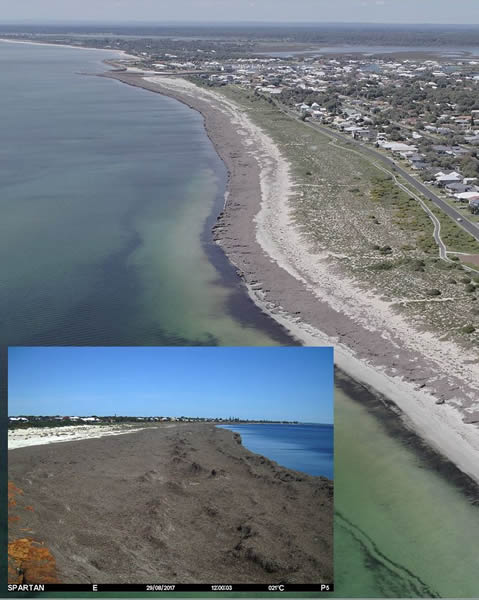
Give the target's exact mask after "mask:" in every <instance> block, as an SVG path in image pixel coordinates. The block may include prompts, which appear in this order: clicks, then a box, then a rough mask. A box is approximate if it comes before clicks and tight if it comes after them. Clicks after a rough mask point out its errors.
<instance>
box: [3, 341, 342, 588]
mask: <svg viewBox="0 0 479 600" xmlns="http://www.w3.org/2000/svg"><path fill="white" fill-rule="evenodd" d="M333 380H334V367H333V350H332V348H304V347H290V348H280V347H278V348H273V347H269V348H251V347H249V348H225V347H222V348H208V347H201V348H200V347H197V348H185V347H168V348H163V347H161V348H158V347H153V348H142V347H140V348H139V347H134V348H130V347H122V348H120V347H118V348H105V347H101V348H100V347H98V348H97V347H88V348H72V347H62V348H59V347H58V348H55V347H53V348H52V347H49V348H38V347H37V348H31V347H14V348H10V349H9V384H8V386H9V402H8V414H9V431H8V450H9V451H8V464H9V466H8V481H9V482H8V515H9V516H8V524H9V531H8V535H9V545H8V557H9V583H16V584H47V585H48V584H118V585H121V584H161V583H168V584H218V583H220V584H274V585H276V584H277V585H282V586H287V585H296V584H298V585H299V584H301V585H310V586H311V585H317V586H321V585H323V589H324V591H327V587H328V585H329V586H331V587H330V589H332V584H333V437H334V436H333ZM100 591H101V590H100Z"/></svg>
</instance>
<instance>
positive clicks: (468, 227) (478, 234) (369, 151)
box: [287, 110, 479, 241]
mask: <svg viewBox="0 0 479 600" xmlns="http://www.w3.org/2000/svg"><path fill="white" fill-rule="evenodd" d="M287 113H288V114H289V115H290V116H294V118H295V119H298V115H297V113H293V112H292V111H289V110H288V111H287ZM305 124H306V125H309V126H310V127H313V128H314V129H317V130H318V131H321V132H322V133H324V134H326V135H328V136H329V137H331V138H333V139H336V140H339V141H342V142H349V143H352V144H354V145H356V146H359V147H360V148H361V153H362V154H366V155H369V156H371V157H373V158H374V159H375V160H378V161H381V162H382V163H383V164H385V165H387V166H388V167H389V168H390V169H391V171H393V172H394V173H396V174H398V175H400V176H401V177H402V178H403V179H405V180H406V181H407V182H408V183H409V184H410V185H411V186H413V187H414V188H415V189H416V190H417V191H418V192H420V193H421V194H422V195H423V196H425V197H426V198H428V199H429V200H432V202H433V203H434V204H435V205H436V206H437V208H439V209H440V210H442V211H443V212H444V213H445V214H446V215H448V216H449V217H450V218H451V219H453V220H454V221H456V224H457V225H459V226H460V227H462V228H463V229H464V230H465V231H467V232H468V233H470V234H471V235H472V236H473V237H474V238H475V239H476V240H477V241H479V226H478V225H476V224H475V223H473V222H472V221H469V219H467V217H465V216H464V213H462V212H460V211H458V210H456V209H455V208H454V207H452V206H450V205H449V204H448V203H447V202H446V201H445V200H443V199H442V198H440V197H439V196H437V195H436V194H434V192H432V191H431V190H430V189H428V188H427V187H426V186H425V185H423V184H422V183H421V182H420V181H418V180H417V179H416V178H415V177H413V176H412V175H410V174H409V173H408V172H407V171H405V170H404V169H403V168H402V167H400V166H399V165H398V164H397V163H396V162H395V161H394V160H392V159H391V158H388V157H387V156H384V155H383V154H381V153H380V152H378V151H377V150H374V148H370V147H369V146H366V145H364V144H363V143H362V142H358V141H357V140H353V138H352V137H351V136H349V135H345V134H343V133H339V132H337V131H334V130H332V129H329V127H325V126H324V125H320V124H319V123H312V122H311V121H306V122H305ZM406 191H407V192H408V193H410V190H407V189H406ZM457 219H461V221H460V222H459V221H458V220H457Z"/></svg>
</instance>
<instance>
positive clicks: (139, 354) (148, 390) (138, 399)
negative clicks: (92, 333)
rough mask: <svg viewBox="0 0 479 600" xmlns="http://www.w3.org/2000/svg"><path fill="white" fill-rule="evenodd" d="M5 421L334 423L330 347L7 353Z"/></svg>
mask: <svg viewBox="0 0 479 600" xmlns="http://www.w3.org/2000/svg"><path fill="white" fill-rule="evenodd" d="M8 354H9V369H8V390H9V406H8V413H9V415H11V416H13V415H21V414H28V415H57V414H58V415H70V416H85V415H114V414H117V415H128V416H135V415H136V416H199V417H222V418H228V417H239V418H243V419H271V420H297V421H302V422H313V423H332V422H333V379H334V374H333V350H332V348H301V347H293V348H224V347H223V348H183V347H179V348H177V347H167V348H142V347H140V348H138V347H135V348H91V347H87V348H68V347H67V348H65V347H61V348H60V347H58V348H55V347H54V348H30V347H19V348H10V349H9V353H8Z"/></svg>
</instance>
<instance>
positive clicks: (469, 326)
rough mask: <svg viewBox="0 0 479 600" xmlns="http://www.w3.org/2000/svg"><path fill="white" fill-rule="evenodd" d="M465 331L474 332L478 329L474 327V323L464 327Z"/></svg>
mask: <svg viewBox="0 0 479 600" xmlns="http://www.w3.org/2000/svg"><path fill="white" fill-rule="evenodd" d="M462 331H463V333H474V332H475V331H476V328H475V327H474V325H465V326H464V327H463V328H462Z"/></svg>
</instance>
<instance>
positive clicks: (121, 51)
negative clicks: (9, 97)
mask: <svg viewBox="0 0 479 600" xmlns="http://www.w3.org/2000/svg"><path fill="white" fill-rule="evenodd" d="M0 42H5V43H8V44H30V45H31V46H49V47H51V46H53V47H55V46H57V47H58V48H74V49H75V50H91V51H95V50H96V51H98V52H114V53H115V54H121V55H122V56H123V57H124V58H131V59H134V60H138V57H137V56H134V55H133V54H127V52H126V50H115V49H114V48H89V47H88V46H73V45H72V44H54V43H52V42H34V41H33V40H11V39H9V38H2V37H0Z"/></svg>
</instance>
